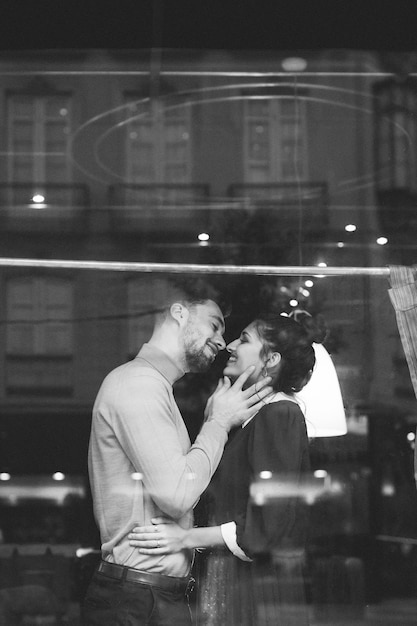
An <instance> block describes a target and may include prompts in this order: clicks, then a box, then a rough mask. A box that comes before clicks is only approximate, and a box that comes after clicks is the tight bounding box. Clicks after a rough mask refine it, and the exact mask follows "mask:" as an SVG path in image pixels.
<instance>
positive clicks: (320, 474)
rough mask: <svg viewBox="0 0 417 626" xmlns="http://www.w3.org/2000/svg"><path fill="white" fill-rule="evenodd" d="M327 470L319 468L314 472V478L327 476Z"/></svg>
mask: <svg viewBox="0 0 417 626" xmlns="http://www.w3.org/2000/svg"><path fill="white" fill-rule="evenodd" d="M326 476H327V471H326V470H323V469H318V470H316V471H315V472H314V478H326Z"/></svg>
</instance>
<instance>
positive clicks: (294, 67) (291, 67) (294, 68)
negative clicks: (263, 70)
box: [281, 57, 307, 72]
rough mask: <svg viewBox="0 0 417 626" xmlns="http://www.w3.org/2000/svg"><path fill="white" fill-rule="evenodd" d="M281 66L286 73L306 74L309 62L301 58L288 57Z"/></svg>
mask: <svg viewBox="0 0 417 626" xmlns="http://www.w3.org/2000/svg"><path fill="white" fill-rule="evenodd" d="M281 65H282V69H283V70H285V71H286V72H304V70H305V69H306V67H307V61H306V60H305V59H302V58H301V57H288V58H286V59H284V60H283V61H282V63H281Z"/></svg>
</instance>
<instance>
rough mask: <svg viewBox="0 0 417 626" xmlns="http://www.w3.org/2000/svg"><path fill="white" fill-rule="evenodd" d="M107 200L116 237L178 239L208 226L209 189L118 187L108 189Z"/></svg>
mask: <svg viewBox="0 0 417 626" xmlns="http://www.w3.org/2000/svg"><path fill="white" fill-rule="evenodd" d="M108 198H109V207H110V210H111V215H112V225H113V228H114V231H115V232H117V233H123V234H127V233H131V234H134V235H135V236H137V235H138V234H139V233H142V234H143V235H144V236H149V235H151V236H152V238H154V239H159V240H164V239H166V238H167V237H170V238H175V239H178V238H182V237H183V236H186V237H190V236H194V234H195V236H197V234H198V233H199V232H201V231H202V230H205V229H206V228H207V226H208V220H209V214H210V211H209V207H208V201H209V186H208V185H204V184H190V185H187V184H178V185H175V184H165V185H158V184H149V185H139V184H117V185H112V186H110V187H109V195H108Z"/></svg>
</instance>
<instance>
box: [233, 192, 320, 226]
mask: <svg viewBox="0 0 417 626" xmlns="http://www.w3.org/2000/svg"><path fill="white" fill-rule="evenodd" d="M229 196H230V197H231V198H233V199H234V206H235V207H236V208H239V209H245V210H246V211H248V212H250V213H256V212H259V213H260V214H261V215H265V216H266V215H267V216H268V217H269V218H272V219H273V218H274V217H275V218H276V219H280V220H281V219H283V220H285V222H286V224H287V226H288V225H290V224H291V223H292V222H294V224H298V223H299V219H300V212H301V217H302V219H303V227H305V228H310V229H316V228H319V229H323V227H324V226H325V225H326V224H327V223H328V192H327V185H326V183H321V182H319V183H314V182H312V183H305V182H304V183H299V184H297V183H269V184H264V183H250V184H249V183H239V184H233V185H230V187H229Z"/></svg>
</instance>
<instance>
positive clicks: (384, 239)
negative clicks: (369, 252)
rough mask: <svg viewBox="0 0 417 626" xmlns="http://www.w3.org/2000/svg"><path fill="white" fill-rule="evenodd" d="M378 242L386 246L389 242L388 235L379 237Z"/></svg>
mask: <svg viewBox="0 0 417 626" xmlns="http://www.w3.org/2000/svg"><path fill="white" fill-rule="evenodd" d="M376 242H377V244H378V245H379V246H385V244H387V243H388V239H387V238H386V237H378V239H377V240H376Z"/></svg>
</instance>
